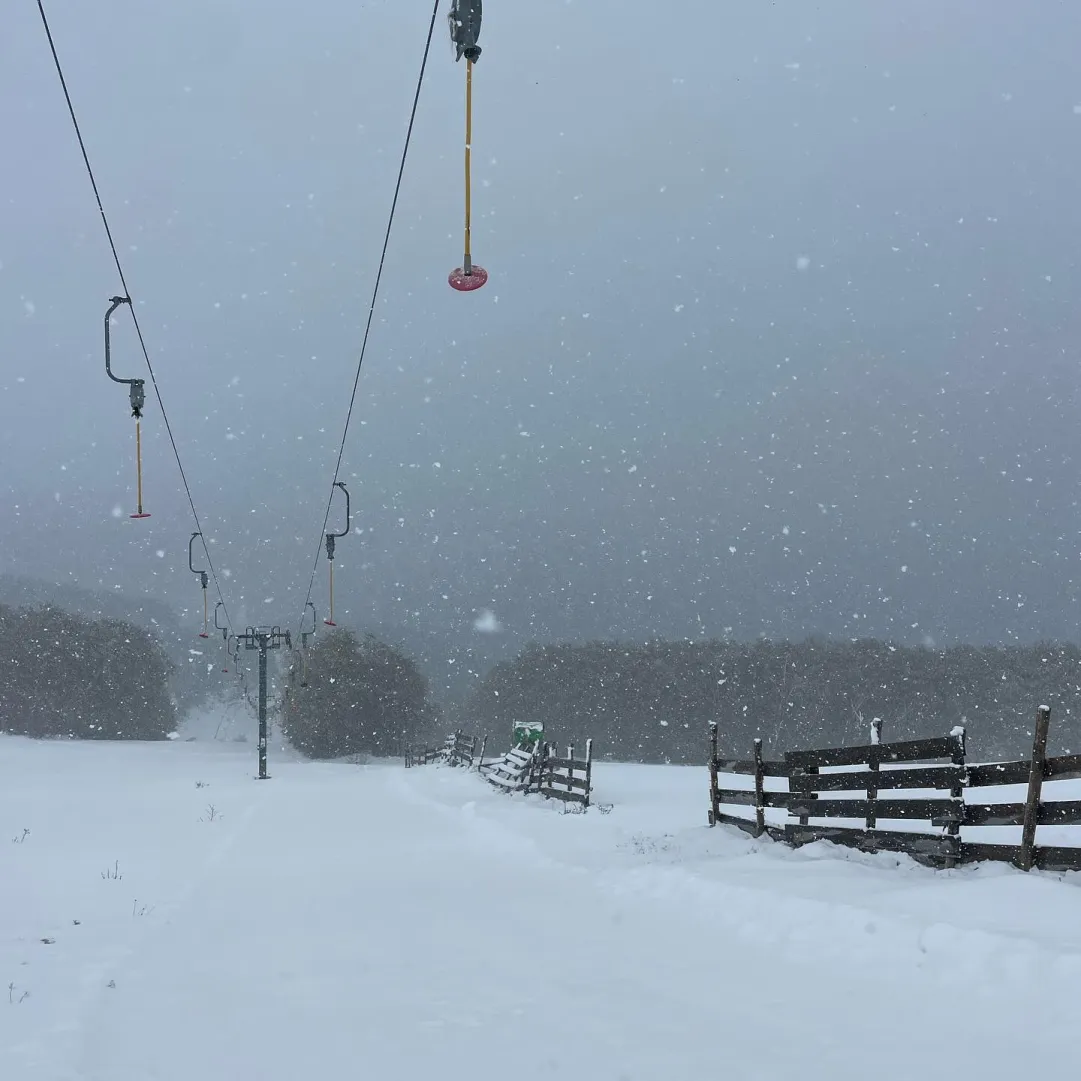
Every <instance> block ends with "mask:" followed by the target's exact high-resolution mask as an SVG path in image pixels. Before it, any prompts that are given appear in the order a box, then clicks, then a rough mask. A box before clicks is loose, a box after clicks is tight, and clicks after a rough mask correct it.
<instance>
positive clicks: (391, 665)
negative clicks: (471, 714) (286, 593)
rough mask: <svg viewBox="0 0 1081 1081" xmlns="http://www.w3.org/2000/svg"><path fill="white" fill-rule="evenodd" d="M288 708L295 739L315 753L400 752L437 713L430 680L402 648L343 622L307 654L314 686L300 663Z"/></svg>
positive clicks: (285, 716)
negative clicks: (431, 701)
mask: <svg viewBox="0 0 1081 1081" xmlns="http://www.w3.org/2000/svg"><path fill="white" fill-rule="evenodd" d="M291 678H292V683H291V685H290V688H289V694H288V696H287V697H286V701H285V706H284V709H283V713H282V726H283V729H284V731H285V734H286V736H287V738H288V739H289V742H290V743H291V744H292V745H293V746H294V747H295V748H296V749H297V750H299V751H301V752H302V753H303V754H306V755H308V756H309V757H311V758H340V757H342V756H343V755H358V754H359V755H363V754H370V755H394V754H397V753H398V752H399V750H400V748H401V746H402V744H403V742H405V743H408V742H410V741H411V740H412V739H413V738H414V737H415V735H416V733H417V732H418V731H419V730H420V729H422V728H423V727H425V726H426V725H427V724H428V723H429V721H430V717H431V712H432V709H431V706H430V704H429V701H428V683H427V680H425V678H424V676H423V675H421V673H420V670H419V669H418V668H417V666H416V664H414V663H413V661H412V660H411V659H410V658H409V657H407V656H406V655H405V654H404V653H402V652H401V651H400V650H397V649H395V648H394V647H393V646H388V645H387V644H386V643H385V642H381V641H379V640H378V639H377V638H374V637H373V636H371V635H366V636H365V637H364V638H358V637H357V636H356V635H355V634H354V633H353V632H352V631H349V630H346V629H343V628H339V629H338V630H335V631H332V632H331V633H329V634H327V635H324V636H322V637H321V638H320V640H319V642H318V643H317V644H316V645H314V646H312V648H311V650H310V652H309V658H308V678H307V684H308V685H307V686H306V687H304V686H301V684H300V677H299V671H298V669H296V668H294V670H293V673H292V676H291Z"/></svg>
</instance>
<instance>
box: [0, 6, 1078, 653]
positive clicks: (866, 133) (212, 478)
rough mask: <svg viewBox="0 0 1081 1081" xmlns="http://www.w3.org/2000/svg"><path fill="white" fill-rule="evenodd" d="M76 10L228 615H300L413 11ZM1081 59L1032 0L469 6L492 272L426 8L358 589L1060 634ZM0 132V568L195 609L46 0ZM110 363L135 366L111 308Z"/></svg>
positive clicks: (97, 150) (607, 629)
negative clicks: (108, 368)
mask: <svg viewBox="0 0 1081 1081" xmlns="http://www.w3.org/2000/svg"><path fill="white" fill-rule="evenodd" d="M446 8H447V3H446V0H444V3H443V4H442V9H443V12H445V11H446ZM48 10H49V12H50V17H51V20H52V24H53V31H54V35H55V38H56V42H57V47H58V49H59V50H60V53H61V58H62V60H63V61H64V63H65V66H66V70H67V75H68V80H69V85H70V88H71V91H72V95H73V98H74V101H75V105H76V109H77V111H78V113H79V115H80V119H81V121H82V124H83V128H84V134H85V136H86V139H87V143H88V147H89V151H90V155H91V159H92V161H93V163H94V165H95V168H96V171H97V173H98V179H99V183H100V186H101V190H102V195H103V199H104V201H105V204H106V209H107V211H108V213H109V215H110V218H111V221H112V225H113V229H114V232H115V234H116V237H117V239H118V242H119V245H120V249H121V257H122V259H123V261H124V263H125V269H126V271H127V274H128V278H129V284H130V286H131V290H132V294H133V296H134V298H135V300H136V303H137V305H138V312H139V318H140V321H141V323H142V325H143V328H144V331H145V334H146V338H147V343H148V346H149V349H150V353H151V358H152V360H153V361H154V363H155V367H156V370H157V373H158V379H159V383H160V386H161V390H162V394H163V397H164V401H165V406H166V409H167V410H168V412H169V414H170V419H171V421H172V423H173V427H174V431H175V434H176V437H177V441H178V444H179V447H180V453H181V456H182V459H183V461H184V465H185V468H186V469H187V471H188V476H189V479H190V481H191V485H192V491H193V494H194V497H195V501H196V505H197V507H198V508H199V511H200V513H201V514H202V515H203V518H204V525H205V530H206V534H207V537H208V539H209V540H210V542H211V546H212V552H213V553H214V556H215V559H216V562H217V565H218V567H219V569H220V570H221V571H222V572H223V577H222V587H223V589H224V592H225V597H226V600H227V602H228V603H229V606H230V608H231V610H232V615H233V620H234V622H235V623H238V624H241V625H243V624H246V623H252V622H257V623H281V624H283V625H295V623H296V618H297V614H298V611H299V609H300V607H301V605H302V603H303V600H304V595H305V591H306V588H307V584H308V576H309V573H310V569H311V563H312V559H313V556H314V554H315V550H316V545H317V544H318V542H319V534H320V527H321V524H322V515H323V508H324V506H325V500H326V496H327V490H328V486H329V483H330V477H331V471H332V468H333V462H334V458H335V455H336V451H337V445H338V440H339V439H340V436H341V431H342V425H343V421H344V416H345V408H346V404H347V398H348V392H349V389H350V387H351V385H352V378H353V372H354V369H355V364H356V357H357V351H358V348H359V344H360V339H361V335H362V332H363V326H364V320H365V317H366V313H367V305H368V300H369V298H370V294H371V288H372V282H373V279H374V274H375V269H376V265H377V261H378V255H379V247H380V244H381V240H382V231H383V228H384V226H385V221H386V215H387V211H388V208H389V202H390V197H391V193H392V189H393V182H394V176H395V172H396V168H397V161H398V157H399V154H400V151H401V145H402V140H403V137H404V131H405V124H406V120H407V118H408V112H409V105H410V101H411V97H412V92H413V87H414V84H415V80H416V76H417V71H418V67H419V62H420V57H421V52H422V49H423V44H424V37H425V33H426V31H427V25H428V19H429V16H430V13H431V3H430V2H429V0H381V2H375V0H373V2H369V3H355V2H349V3H346V2H344V0H311V2H310V3H307V4H304V5H302V6H301V7H298V6H297V4H295V3H288V4H287V3H281V2H268V0H260V2H258V3H257V2H255V0H213V2H212V0H187V2H185V3H179V2H177V3H171V4H163V3H154V4H148V3H145V2H140V0H107V2H106V3H105V4H104V6H103V5H101V4H97V5H93V4H86V3H84V2H82V0H52V2H51V3H50V4H49V5H48ZM658 11H663V12H664V16H663V21H661V20H660V19H659V16H658V14H657V13H658ZM1079 40H1081V5H1078V4H1077V3H1074V2H1061V3H1059V2H1052V0H1046V2H1041V3H1038V4H1018V3H1015V2H1013V0H954V2H952V3H949V4H943V3H941V0H906V2H905V3H903V4H902V3H867V2H866V0H826V2H823V3H809V2H807V0H778V2H776V3H769V4H767V3H753V4H748V3H736V2H719V0H672V2H671V3H669V4H666V5H658V4H656V3H646V2H644V0H620V2H618V3H617V2H615V0H571V2H565V0H533V2H531V3H521V2H516V3H511V2H510V0H503V2H500V0H489V3H488V4H486V5H485V20H484V26H483V31H482V35H481V44H482V45H483V47H484V55H483V57H482V59H481V61H480V63H479V65H478V67H477V72H476V84H475V133H474V162H475V178H474V180H475V185H474V190H475V227H474V255H475V258H476V259H477V261H479V262H480V263H482V264H483V265H484V266H485V267H486V268H487V269H488V271H489V273H490V275H491V279H490V282H489V284H488V286H487V287H486V288H485V289H484V290H482V291H481V292H479V293H475V294H471V295H458V294H455V293H453V292H452V291H451V290H450V289H449V288H448V287H447V285H446V275H447V273H448V271H450V270H451V269H452V268H453V267H454V266H456V265H458V264H459V263H460V261H461V236H460V225H461V217H462V210H461V203H462V175H461V142H462V127H463V90H464V86H463V84H464V69H463V67H462V65H460V64H458V65H456V64H455V63H454V62H453V53H452V51H451V47H450V44H449V41H448V35H447V31H446V26H445V22H444V20H443V19H442V18H441V19H440V21H439V24H438V26H437V39H436V44H435V46H434V48H433V50H432V57H431V61H430V66H429V71H428V75H427V79H426V82H425V85H424V90H423V93H422V97H421V103H420V111H419V117H418V122H417V127H416V130H415V133H414V142H413V147H412V151H411V155H410V159H409V163H408V166H407V170H406V177H405V183H404V187H403V192H402V198H401V202H400V205H399V214H398V219H397V223H396V227H395V231H394V234H393V237H392V241H391V247H390V254H389V257H388V261H387V267H386V273H385V276H384V288H383V292H382V298H381V301H380V304H379V307H378V315H377V319H376V323H375V326H374V329H373V333H372V338H371V343H370V346H369V352H368V357H367V360H366V364H365V371H364V374H363V377H362V380H361V393H360V396H359V398H358V406H357V414H356V416H355V420H354V426H353V428H352V430H351V431H350V435H349V439H348V441H347V444H346V454H345V461H344V469H343V474H342V475H343V478H344V479H346V480H347V482H348V483H349V484H350V488H351V490H352V492H353V497H354V500H353V502H354V507H355V511H356V515H355V524H356V526H357V528H358V530H360V531H361V532H359V533H358V534H357V535H355V536H352V537H349V538H347V539H345V540H343V541H341V542H339V546H338V554H339V563H338V569H339V572H340V573H339V576H338V581H339V585H340V588H341V593H340V600H339V616H340V617H342V618H343V619H344V620H345V621H349V622H352V623H354V624H355V625H358V626H367V625H374V624H376V623H378V624H381V625H394V626H405V625H411V626H412V627H413V628H414V629H415V630H417V631H418V632H422V633H424V634H427V635H429V636H434V637H436V638H445V639H446V640H448V641H461V640H462V639H463V638H464V637H468V636H475V635H477V633H478V632H476V631H474V629H473V620H474V618H475V617H476V615H477V613H478V612H481V611H482V610H485V609H490V610H491V611H493V612H494V613H495V616H496V618H497V619H498V621H499V622H500V624H501V626H502V628H503V630H504V632H505V633H504V635H503V636H502V637H501V639H500V641H501V642H502V643H504V644H505V645H506V646H507V647H509V645H510V644H512V643H514V644H516V643H519V642H522V641H525V640H528V639H530V638H537V639H545V638H553V637H554V638H586V637H595V636H602V637H609V636H618V637H639V638H640V637H644V636H647V635H651V634H659V635H666V636H668V635H679V636H682V635H689V636H700V635H720V634H724V633H730V634H732V635H735V636H737V637H752V636H755V635H758V634H766V635H769V636H771V637H785V636H788V637H795V636H802V635H804V634H808V633H814V632H817V633H823V634H834V635H844V636H853V635H857V634H860V635H863V634H873V635H884V636H885V635H888V636H891V637H893V638H896V639H897V640H900V641H904V642H921V641H933V642H937V643H940V644H945V643H949V642H955V641H959V640H971V641H986V642H1007V641H1013V640H1017V639H1021V640H1028V639H1032V638H1039V637H1055V638H1076V637H1077V626H1076V623H1077V616H1078V604H1077V582H1078V577H1079V564H1078V558H1079V526H1081V517H1079V510H1078V480H1077V475H1078V451H1079V449H1081V435H1079V430H1081V429H1079V421H1081V415H1079V411H1078V408H1077V407H1078V374H1077V373H1078V366H1077V362H1078V342H1079V341H1081V313H1079V310H1078V306H1077V296H1078V290H1079V285H1081V274H1079V270H1078V264H1077V259H1078V250H1079V239H1081V234H1079V227H1081V199H1079V197H1078V182H1077V178H1078V175H1079V166H1081V75H1079V74H1078V66H1077V42H1078V41H1079ZM0 135H2V145H3V148H4V153H3V174H2V175H3V180H2V183H0V206H2V212H0V347H2V351H3V360H2V365H0V498H2V500H3V513H2V515H0V571H12V572H15V573H21V574H32V575H37V576H41V577H44V578H47V579H52V580H55V581H76V582H78V583H80V584H82V585H85V586H89V587H99V586H104V587H107V588H110V589H112V588H115V587H118V588H120V589H122V590H124V591H127V592H130V593H131V594H133V595H136V596H138V595H140V594H143V595H153V596H155V597H159V598H163V599H165V600H168V601H169V602H170V603H172V604H174V605H176V606H178V607H183V606H185V605H190V604H192V603H193V602H197V601H198V591H197V587H196V583H195V580H194V579H193V578H192V576H191V575H190V574H189V573H188V571H187V566H186V546H187V540H188V536H189V534H190V532H191V530H192V529H193V528H194V526H193V525H191V518H190V512H189V509H188V507H187V503H186V500H185V498H184V495H183V490H182V488H181V486H180V481H179V476H178V472H177V468H176V463H175V461H173V460H172V458H171V451H170V449H169V446H168V443H167V441H166V439H165V436H164V431H163V424H162V418H161V414H160V410H159V408H158V406H157V403H156V402H154V401H153V399H152V398H151V401H150V403H149V405H148V409H147V416H146V421H145V424H144V435H145V450H146V498H145V502H146V505H147V509H148V510H149V511H151V513H152V514H153V517H152V518H151V519H149V520H148V521H144V522H141V523H136V522H132V521H130V520H129V519H128V518H127V514H128V513H129V512H131V511H132V510H134V465H133V449H134V432H133V426H132V422H131V420H130V419H129V417H128V413H127V408H126V394H125V391H124V389H123V388H121V387H118V386H116V385H115V384H112V383H110V382H109V381H108V380H107V379H106V377H105V374H104V370H103V365H102V353H101V321H102V317H103V315H104V311H105V308H106V306H107V301H108V298H109V297H110V296H112V295H113V294H114V293H115V292H117V291H118V289H119V283H118V281H117V278H116V273H115V269H114V268H113V266H112V263H111V259H110V256H109V252H108V248H107V246H106V242H105V238H104V235H103V232H102V229H101V223H100V220H99V219H98V217H97V212H96V209H95V206H94V203H93V196H92V193H91V191H90V188H89V184H88V181H87V178H86V175H85V173H84V171H83V167H82V163H81V160H80V158H79V156H78V149H77V146H76V144H75V141H74V136H73V133H72V130H71V127H70V123H69V121H68V119H67V116H66V113H65V109H64V103H63V99H62V96H61V94H60V89H59V86H58V84H57V80H56V74H55V71H54V70H53V68H52V65H51V60H50V58H49V55H48V51H47V46H46V42H45V39H44V35H43V32H42V28H41V25H40V21H39V18H38V14H37V10H36V5H35V4H33V3H31V2H30V0H24V2H22V3H18V4H10V5H7V10H6V11H5V17H4V34H3V36H2V37H0ZM114 348H115V354H116V367H117V368H118V369H119V370H120V374H131V375H136V374H145V371H142V370H141V365H142V360H141V357H140V356H139V354H138V352H137V345H136V341H135V338H134V334H133V330H132V327H131V322H130V319H129V318H128V317H126V316H124V315H123V314H122V315H121V317H120V318H119V319H118V321H117V323H116V324H115V330H114ZM325 595H326V584H325V565H320V567H319V577H318V578H317V580H316V591H315V599H316V602H317V604H318V605H319V607H320V610H321V611H320V614H321V615H323V614H325ZM199 614H200V616H201V608H200V612H199ZM192 616H193V618H194V616H195V609H194V607H193V608H192ZM339 621H342V619H340V620H339ZM484 625H485V626H487V627H489V628H491V627H492V625H493V622H492V620H491V619H490V618H489V619H487V620H486V622H485V624H484Z"/></svg>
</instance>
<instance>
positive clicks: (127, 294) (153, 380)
mask: <svg viewBox="0 0 1081 1081" xmlns="http://www.w3.org/2000/svg"><path fill="white" fill-rule="evenodd" d="M37 5H38V12H39V13H40V15H41V24H42V26H43V27H44V28H45V36H46V38H47V39H48V41H49V52H50V53H52V58H53V64H54V66H55V67H56V74H57V76H58V77H59V79H60V88H61V89H62V90H63V92H64V101H65V102H66V103H67V107H68V115H69V116H70V117H71V124H72V127H73V128H74V129H75V138H76V139H77V140H78V142H79V150H80V152H81V153H82V156H83V164H84V165H85V166H86V173H87V176H89V178H90V186H91V188H93V190H94V198H95V200H96V201H97V204H98V213H99V214H100V215H101V223H102V225H103V226H104V227H105V236H106V239H107V240H108V242H109V248H110V250H111V251H112V253H113V262H114V263H115V264H116V272H117V275H118V276H119V278H120V284H121V286H122V287H123V289H124V297H123V300H126V301H127V304H128V307H129V308H130V309H131V320H132V322H133V323H134V324H135V334H136V336H137V338H138V339H139V348H140V349H141V351H142V354H143V359H144V360H145V361H146V370H147V371H148V372H149V373H150V385H151V386H152V387H153V388H154V397H155V398H156V399H157V402H158V408H159V409H160V410H161V419H162V420H163V421H164V423H165V431H166V433H167V434H168V436H169V443H170V445H171V446H172V448H173V456H174V457H175V458H176V465H177V469H178V470H179V471H180V480H181V481H182V482H183V485H184V491H185V493H186V494H187V497H188V505H189V506H190V507H191V514H192V518H194V519H195V527H196V529H197V530H198V531H199V536H200V540H201V541H202V544H203V552H204V553H205V554H206V564H207V568H208V570H209V571H210V576H211V578H212V579H213V580H214V588H215V590H216V591H217V594H218V599H219V600H220V601H221V603H222V608H223V609H224V611H225V621H226V623H228V624H229V625H230V626H232V621H231V620H230V618H229V606H228V605H227V604H226V603H225V597H224V596H223V595H222V590H221V583H220V582H219V581H218V573H217V571H216V570H215V569H214V561H213V559H211V556H210V548H209V546H208V544H207V542H206V538H205V537H203V535H202V532H203V525H202V522H201V520H200V518H199V512H198V511H197V510H196V509H195V500H194V498H193V497H192V494H191V485H190V484H189V483H188V476H187V473H185V471H184V463H183V462H182V461H181V460H180V450H179V448H178V447H177V445H176V439H175V437H174V436H173V426H172V424H171V423H170V422H169V414H168V413H167V412H166V411H165V403H164V402H163V401H162V397H161V389H160V388H159V387H158V379H157V376H156V375H155V374H154V365H153V364H152V363H151V362H150V352H149V350H148V349H147V347H146V341H145V339H144V338H143V330H142V327H141V326H140V325H139V317H138V316H137V315H136V314H135V305H134V304H133V303H132V301H131V290H130V289H129V288H128V283H127V278H126V277H125V275H124V268H123V266H122V265H121V262H120V253H119V252H118V251H117V247H116V241H115V240H114V239H113V231H112V228H111V227H110V226H109V218H108V216H107V215H106V213H105V206H104V204H103V203H102V201H101V192H100V190H99V189H98V182H97V178H96V177H95V176H94V169H93V167H92V166H91V164H90V155H89V154H88V153H87V149H86V143H85V141H84V140H83V133H82V128H80V126H79V120H78V118H77V117H76V115H75V106H74V104H73V103H72V100H71V93H70V91H69V90H68V83H67V79H66V78H65V77H64V69H63V67H62V65H61V63H60V56H59V54H58V53H57V51H56V42H55V41H54V40H53V32H52V29H51V28H50V26H49V19H48V16H47V15H46V14H45V3H44V0H37ZM140 511H141V507H140ZM327 514H328V516H329V514H330V508H329V506H328V508H327Z"/></svg>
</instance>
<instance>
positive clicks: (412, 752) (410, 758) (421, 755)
mask: <svg viewBox="0 0 1081 1081" xmlns="http://www.w3.org/2000/svg"><path fill="white" fill-rule="evenodd" d="M402 755H403V757H404V758H405V768H406V769H409V768H410V766H426V765H428V763H429V762H438V761H439V760H440V758H442V756H443V748H442V747H406V748H405V750H404V751H403V752H402Z"/></svg>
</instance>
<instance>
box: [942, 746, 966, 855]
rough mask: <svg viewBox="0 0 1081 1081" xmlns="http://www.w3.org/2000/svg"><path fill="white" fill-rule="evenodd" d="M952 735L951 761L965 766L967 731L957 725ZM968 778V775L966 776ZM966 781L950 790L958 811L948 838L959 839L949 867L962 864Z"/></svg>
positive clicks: (951, 824) (947, 827)
mask: <svg viewBox="0 0 1081 1081" xmlns="http://www.w3.org/2000/svg"><path fill="white" fill-rule="evenodd" d="M950 735H951V736H952V737H953V738H954V740H955V746H954V751H953V755H952V756H951V758H950V761H951V762H953V764H954V765H955V766H963V765H964V764H965V730H964V728H963V727H962V726H961V725H957V726H956V727H955V728H954V729H953V731H952V732H950ZM966 777H967V774H966ZM966 783H967V782H966V781H964V780H963V781H962V782H961V783H960V784H959V785H955V786H954V787H953V788H951V789H950V799H952V800H954V801H955V803H954V809H955V810H956V812H957V814H956V818H955V820H954V821H953V822H950V823H949V824H948V825H947V826H946V836H947V837H956V838H957V858H956V859H955V858H954V857H953V856H948V857H947V858H946V866H947V867H956V866H957V864H959V863H961V862H962V859H961V823H962V821H963V820H964V817H965V804H964V800H965V784H966Z"/></svg>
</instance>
